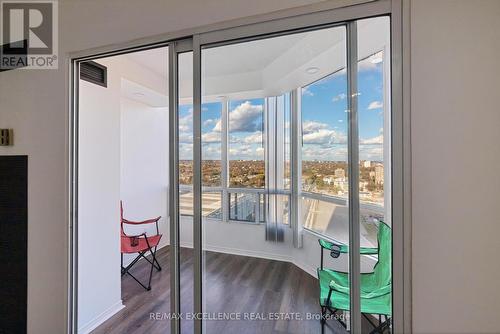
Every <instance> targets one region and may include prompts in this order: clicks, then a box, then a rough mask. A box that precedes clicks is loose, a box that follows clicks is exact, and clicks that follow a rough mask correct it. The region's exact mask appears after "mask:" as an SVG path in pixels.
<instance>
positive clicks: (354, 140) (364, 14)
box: [193, 1, 403, 334]
mask: <svg viewBox="0 0 500 334" xmlns="http://www.w3.org/2000/svg"><path fill="white" fill-rule="evenodd" d="M392 5H393V3H391V2H390V1H378V2H373V3H368V4H363V5H359V6H352V7H345V8H340V9H335V10H331V11H324V12H318V13H312V14H305V15H301V16H298V17H289V18H283V19H279V20H273V21H269V22H264V23H256V24H251V25H244V26H240V27H236V28H229V29H224V30H218V31H213V32H207V33H201V34H196V35H194V36H193V94H194V95H193V131H194V136H193V138H194V141H193V152H194V157H193V196H194V216H193V224H194V225H193V241H194V243H193V245H194V266H195V267H194V284H195V285H194V298H195V300H194V313H195V314H200V315H201V314H203V312H204V310H203V282H202V276H203V272H202V271H203V263H202V261H203V244H202V234H203V226H202V212H201V205H202V180H201V172H202V170H201V162H202V156H201V149H202V143H201V103H202V89H201V86H202V68H201V66H202V60H201V54H202V50H203V48H204V47H217V46H223V45H230V44H236V43H241V42H247V41H252V40H259V39H265V38H270V37H276V36H281V35H289V34H293V33H297V32H304V31H312V30H317V29H321V28H325V27H334V26H345V28H346V31H347V67H348V92H349V94H348V95H349V109H350V113H349V132H350V133H351V134H350V135H349V143H348V146H349V175H351V176H354V177H349V188H350V193H352V194H353V195H350V196H349V217H350V219H349V245H350V247H349V274H350V297H351V307H350V317H351V323H350V325H351V327H350V328H351V331H352V332H354V333H360V332H361V301H360V277H361V276H360V254H359V252H357V251H354V250H356V249H359V247H360V223H359V193H358V188H359V181H358V180H359V164H358V160H359V157H358V149H359V139H358V124H357V123H358V120H357V95H358V94H357V75H358V69H357V28H356V20H359V19H364V18H369V17H375V16H389V17H391V20H393V17H392V16H393V15H392V10H393V8H392ZM391 22H392V21H391ZM391 27H394V23H391ZM397 36H399V35H396V36H394V35H393V31H391V41H393V44H395V43H394V38H395V37H397ZM399 59H400V56H399V50H398V49H397V48H396V47H393V48H392V54H391V67H392V68H394V70H393V71H391V77H392V78H391V79H392V80H391V82H392V94H397V93H398V91H399V89H400V86H399V85H400V84H401V82H400V80H399V78H398V75H399V74H398V73H399V72H398V70H397V66H395V65H397V61H399ZM398 101H399V100H398V98H394V99H393V103H392V104H393V105H392V112H393V115H392V116H391V118H392V119H391V121H392V122H391V124H392V125H391V133H392V136H391V137H392V144H393V155H392V161H391V163H392V165H393V169H397V168H398V167H400V164H399V163H398V161H401V160H402V155H401V154H402V152H401V151H398V148H399V146H397V145H395V143H396V142H398V141H399V142H402V139H401V137H400V136H398V130H397V128H398V127H399V128H400V127H401V119H400V117H401V115H400V114H399V113H400V112H401V109H400V108H398V106H397V105H395V103H398ZM399 131H400V130H399ZM296 139H297V138H293V137H292V141H294V140H296ZM398 145H399V144H398ZM397 175H398V173H397V172H396V173H395V172H393V178H394V177H396V176H397ZM402 181H403V180H394V181H393V184H392V192H391V193H392V197H393V200H394V202H393V206H392V208H393V210H392V211H393V212H392V217H393V222H398V221H399V222H401V221H402V207H401V206H398V204H400V203H397V198H399V197H398V195H399V194H400V191H401V190H402V183H403V182H402ZM398 187H399V189H397V188H398ZM401 192H402V191H401ZM295 202H297V201H295ZM292 203H293V200H292ZM399 209H401V210H399ZM294 216H295V217H297V216H296V215H294ZM294 220H295V222H291V224H300V223H299V222H298V220H297V219H294ZM298 230H299V229H298V228H294V236H293V239H294V243H295V242H298V243H300V241H299V240H300V236H299V235H297V233H298ZM393 233H394V239H396V238H399V237H400V233H402V226H401V225H400V224H397V223H394V224H393ZM398 246H399V245H398V244H397V243H395V244H394V247H393V254H396V253H397V252H400V248H399V247H398ZM399 254H402V252H401V253H398V255H397V256H393V257H394V259H393V281H398V282H402V279H403V277H402V276H399V275H398V274H399V273H402V272H403V270H401V269H402V268H401V269H400V268H398V267H400V266H401V264H402V263H401V260H402V259H399ZM401 267H402V266H401ZM399 288H402V284H398V283H396V284H393V319H394V320H393V324H394V325H393V326H394V327H393V328H396V331H397V329H398V328H403V327H402V324H403V320H402V319H403V314H401V313H400V312H402V311H403V308H402V307H401V308H399V306H398V305H402V304H403V303H402V296H403V293H402V291H397V290H396V289H398V290H399ZM396 296H397V297H396ZM397 298H400V299H399V301H398V300H396V299H397ZM400 326H401V327H400ZM194 328H195V333H196V334H198V333H203V328H204V327H203V323H202V320H201V319H197V318H196V319H195V324H194Z"/></svg>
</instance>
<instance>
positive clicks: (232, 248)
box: [180, 216, 375, 277]
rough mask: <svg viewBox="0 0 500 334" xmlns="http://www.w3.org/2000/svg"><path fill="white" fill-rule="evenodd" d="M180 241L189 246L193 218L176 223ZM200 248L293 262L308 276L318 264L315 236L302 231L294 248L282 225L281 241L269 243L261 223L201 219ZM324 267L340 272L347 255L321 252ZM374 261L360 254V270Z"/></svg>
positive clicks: (191, 240)
mask: <svg viewBox="0 0 500 334" xmlns="http://www.w3.org/2000/svg"><path fill="white" fill-rule="evenodd" d="M180 243H181V246H182V247H188V248H192V247H193V219H192V218H191V217H186V216H183V217H182V219H181V225H180ZM203 249H204V250H209V251H214V252H222V253H229V254H237V255H243V256H253V257H261V258H266V259H273V260H279V261H286V262H290V263H293V264H295V265H296V266H298V267H299V268H301V269H303V270H304V271H306V272H307V273H309V274H310V275H312V276H314V277H316V269H317V268H318V267H319V265H320V246H319V243H318V237H317V236H315V235H312V234H311V233H309V232H304V235H303V247H302V248H298V249H297V248H294V247H293V244H292V231H291V229H290V228H289V227H286V226H285V227H284V241H283V242H270V241H266V239H265V225H264V224H251V223H236V222H230V223H228V222H222V221H217V220H212V219H210V220H204V221H203ZM324 261H325V262H324V263H325V266H327V267H328V268H332V269H337V270H340V271H347V270H348V266H349V264H348V257H347V256H341V257H339V258H337V259H332V258H331V257H330V254H329V253H328V252H326V251H325V253H324ZM374 264H375V260H374V259H373V258H367V257H362V263H361V271H362V272H370V271H371V270H372V269H373V266H374Z"/></svg>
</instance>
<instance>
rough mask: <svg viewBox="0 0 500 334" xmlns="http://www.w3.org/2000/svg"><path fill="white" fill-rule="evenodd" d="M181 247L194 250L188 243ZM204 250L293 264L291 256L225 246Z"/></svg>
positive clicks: (210, 246) (213, 246) (206, 246)
mask: <svg viewBox="0 0 500 334" xmlns="http://www.w3.org/2000/svg"><path fill="white" fill-rule="evenodd" d="M181 247H185V248H193V244H192V243H188V242H181ZM203 249H204V250H207V251H210V252H217V253H223V254H231V255H240V256H249V257H257V258H261V259H268V260H276V261H284V262H292V258H291V257H289V256H279V255H276V254H272V253H267V252H259V251H255V250H248V249H240V248H232V247H223V246H215V245H205V246H204V247H203Z"/></svg>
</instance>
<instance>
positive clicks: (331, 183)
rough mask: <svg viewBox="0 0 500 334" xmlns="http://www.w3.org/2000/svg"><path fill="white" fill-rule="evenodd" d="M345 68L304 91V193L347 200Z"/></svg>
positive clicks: (306, 87) (305, 88)
mask: <svg viewBox="0 0 500 334" xmlns="http://www.w3.org/2000/svg"><path fill="white" fill-rule="evenodd" d="M346 110H347V77H346V71H345V67H343V68H342V69H339V70H338V71H337V72H335V73H333V74H330V75H328V76H327V77H325V78H323V79H320V80H318V81H316V82H314V83H312V84H310V85H308V86H305V87H304V88H302V190H303V191H306V192H314V193H321V194H326V195H332V196H339V197H343V198H347V196H348V192H349V191H348V190H349V189H348V186H347V185H348V180H347V177H348V175H347V128H348V124H347V115H348V114H347V112H346Z"/></svg>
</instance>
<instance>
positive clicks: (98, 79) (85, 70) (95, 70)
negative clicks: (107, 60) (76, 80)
mask: <svg viewBox="0 0 500 334" xmlns="http://www.w3.org/2000/svg"><path fill="white" fill-rule="evenodd" d="M80 79H82V80H85V81H88V82H92V83H94V84H96V85H99V86H103V87H107V86H108V69H107V68H106V66H103V65H101V64H98V63H96V62H93V61H87V62H84V63H81V64H80Z"/></svg>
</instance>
